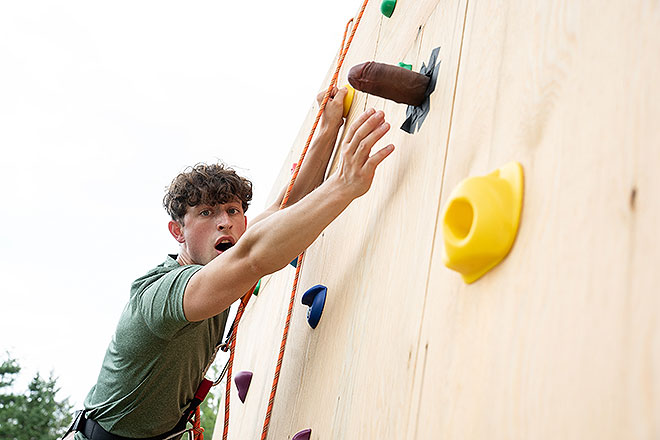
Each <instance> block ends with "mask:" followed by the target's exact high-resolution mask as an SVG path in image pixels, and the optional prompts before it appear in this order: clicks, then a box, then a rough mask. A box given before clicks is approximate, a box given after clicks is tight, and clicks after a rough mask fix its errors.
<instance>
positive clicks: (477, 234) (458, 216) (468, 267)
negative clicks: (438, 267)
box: [442, 162, 523, 284]
mask: <svg viewBox="0 0 660 440" xmlns="http://www.w3.org/2000/svg"><path fill="white" fill-rule="evenodd" d="M522 196H523V170H522V166H521V165H520V164H519V163H518V162H511V163H508V164H506V165H504V166H503V167H501V168H498V169H497V170H495V171H493V172H492V173H490V174H488V175H485V176H475V177H469V178H467V179H465V180H463V181H462V182H460V183H459V184H458V185H457V186H456V188H454V190H453V191H452V193H451V195H450V196H449V200H448V201H447V204H446V205H445V209H444V212H443V214H442V219H443V220H442V230H443V238H444V244H445V246H444V252H443V258H442V259H443V262H444V264H445V266H447V267H448V268H450V269H452V270H455V271H457V272H459V273H460V274H461V276H462V277H463V281H465V282H466V283H468V284H469V283H472V282H474V281H476V280H477V279H479V278H480V277H481V276H483V275H484V274H485V273H486V272H488V271H489V270H490V269H492V268H493V267H494V266H495V265H497V263H499V262H500V261H502V259H504V257H505V256H506V255H507V254H508V253H509V250H510V249H511V246H512V245H513V241H514V239H515V238H516V234H517V232H518V225H519V223H520V210H521V208H522Z"/></svg>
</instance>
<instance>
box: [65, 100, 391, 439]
mask: <svg viewBox="0 0 660 440" xmlns="http://www.w3.org/2000/svg"><path fill="white" fill-rule="evenodd" d="M345 94H346V90H345V89H342V90H336V89H335V90H334V91H333V93H332V94H331V95H332V98H331V99H330V100H329V101H328V103H327V105H326V109H325V112H324V114H323V117H322V119H321V123H320V126H319V132H318V135H317V137H316V139H315V141H314V142H313V143H312V145H311V146H310V149H309V152H308V155H307V158H306V159H305V161H304V162H303V164H302V167H301V169H300V173H299V176H298V179H297V180H296V183H295V185H294V187H293V189H292V192H291V195H290V197H289V203H288V207H287V208H285V209H283V210H279V209H278V208H279V205H280V202H281V200H282V198H283V196H284V191H282V193H281V194H280V196H279V197H278V200H276V201H275V203H274V204H273V205H272V206H271V207H270V208H269V209H267V210H266V211H265V212H263V213H262V214H260V215H259V216H257V217H256V218H255V219H254V220H253V221H252V222H251V223H250V226H249V227H248V221H247V218H246V217H245V211H246V210H247V208H248V203H249V201H250V199H251V197H252V186H251V183H250V182H249V181H248V180H246V179H244V178H241V177H239V176H238V175H236V173H235V172H234V171H233V170H231V169H228V168H225V167H224V166H222V165H197V166H195V167H193V168H192V169H189V170H188V171H186V172H184V173H182V174H180V175H179V176H177V177H176V178H175V179H174V180H173V182H172V184H171V186H170V188H169V190H168V192H167V194H166V196H165V198H164V205H165V208H166V210H167V211H168V213H169V214H170V215H171V217H172V220H171V221H170V222H169V230H170V233H171V234H172V236H173V237H174V238H175V239H176V240H177V242H178V243H179V247H180V250H179V254H178V255H174V256H170V257H168V258H167V260H166V261H165V262H164V263H163V264H161V265H159V266H158V267H156V268H154V269H152V270H151V271H149V272H148V273H147V274H146V275H144V276H143V277H141V278H139V279H137V280H136V281H135V282H134V283H133V285H132V287H131V295H130V299H129V301H128V304H127V305H126V307H125V309H124V311H123V313H122V316H121V318H120V320H119V323H118V325H117V329H116V331H115V334H114V336H113V338H112V340H111V342H110V345H109V347H108V349H107V352H106V355H105V358H104V360H103V365H102V368H101V372H100V374H99V377H98V381H97V383H96V384H95V385H94V386H93V388H92V389H91V391H90V393H89V395H88V396H87V398H86V400H85V411H84V413H83V417H82V418H81V420H82V421H81V422H80V423H78V424H75V423H74V425H75V428H76V429H74V431H75V439H76V440H85V439H89V440H123V439H125V438H129V439H130V438H136V439H145V438H152V439H164V438H167V437H168V435H172V434H174V433H175V432H177V431H175V430H174V428H175V427H177V425H179V427H180V426H181V423H180V421H181V419H182V415H183V414H184V411H185V410H186V409H187V408H188V407H189V405H190V402H191V400H192V399H193V396H194V394H195V391H196V389H197V387H198V385H199V384H200V382H201V381H202V379H203V374H204V369H205V367H206V365H207V363H208V361H209V359H210V358H211V356H212V354H213V352H214V348H215V346H216V345H217V344H218V343H219V341H220V339H221V338H222V335H223V331H224V327H225V324H226V321H227V313H228V309H229V306H230V305H231V304H232V303H234V302H235V301H236V300H237V299H239V298H240V297H241V296H242V295H244V294H245V293H246V292H247V291H248V290H249V289H250V288H251V287H252V286H254V284H255V283H256V282H257V280H259V279H260V278H261V277H263V276H264V275H267V274H270V273H273V272H275V271H277V270H279V269H282V268H283V267H285V266H286V265H287V264H288V263H289V262H290V261H291V260H293V259H294V258H295V257H296V256H297V255H298V254H300V253H301V252H302V251H303V250H304V249H306V248H307V247H308V246H309V245H311V244H312V242H313V241H314V240H315V239H316V238H317V237H318V236H319V234H320V233H321V232H322V231H323V229H324V228H325V227H326V226H328V224H329V223H330V222H332V221H333V220H334V219H335V218H336V217H337V216H338V215H339V214H340V213H341V212H342V211H343V210H344V209H345V208H346V207H347V206H348V205H349V204H350V203H351V202H352V201H353V200H354V199H356V198H357V197H360V196H361V195H363V194H364V193H366V192H367V190H368V189H369V188H370V186H371V183H372V180H373V177H374V173H375V171H376V168H377V167H378V165H379V164H380V163H381V162H382V161H383V160H384V159H385V158H386V157H387V156H388V155H389V154H390V153H391V152H392V151H393V149H394V146H393V145H388V146H386V147H384V148H382V149H380V150H378V151H377V152H375V153H374V154H373V155H370V153H371V150H372V148H373V147H374V145H375V144H376V142H377V141H378V140H379V139H380V138H382V137H383V135H385V133H386V132H387V131H388V130H389V127H390V126H389V124H388V123H386V122H385V119H384V114H383V112H380V111H379V112H376V111H374V110H373V109H370V110H368V111H366V112H365V113H364V114H362V115H361V116H360V117H359V118H357V120H356V121H355V122H354V123H353V124H352V125H351V126H350V127H349V128H348V130H347V132H346V136H345V140H344V142H343V144H342V147H341V161H340V165H339V168H338V169H337V171H336V172H335V173H334V174H332V175H331V176H330V177H329V178H328V179H327V180H326V181H325V182H323V183H322V184H321V182H322V180H323V176H324V173H325V170H326V167H327V165H328V161H329V159H330V156H331V154H332V150H333V148H334V145H335V142H336V139H337V135H338V132H339V129H340V127H341V126H342V124H343V119H342V110H343V100H344V96H345ZM319 184H320V186H319ZM183 424H185V421H183ZM70 437H71V435H70V434H69V437H68V438H70ZM178 437H179V435H176V436H175V438H178Z"/></svg>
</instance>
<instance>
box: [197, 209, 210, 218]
mask: <svg viewBox="0 0 660 440" xmlns="http://www.w3.org/2000/svg"><path fill="white" fill-rule="evenodd" d="M199 215H201V216H202V217H208V216H209V215H211V211H209V210H208V209H205V210H204V211H202V212H200V213H199Z"/></svg>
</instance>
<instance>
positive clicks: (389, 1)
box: [380, 0, 396, 18]
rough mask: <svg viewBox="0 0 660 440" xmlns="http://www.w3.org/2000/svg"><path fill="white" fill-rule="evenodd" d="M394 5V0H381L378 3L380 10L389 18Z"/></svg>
mask: <svg viewBox="0 0 660 440" xmlns="http://www.w3.org/2000/svg"><path fill="white" fill-rule="evenodd" d="M395 6H396V0H383V3H381V4H380V12H382V13H383V15H384V16H385V17H387V18H390V17H391V16H392V14H393V13H394V7H395Z"/></svg>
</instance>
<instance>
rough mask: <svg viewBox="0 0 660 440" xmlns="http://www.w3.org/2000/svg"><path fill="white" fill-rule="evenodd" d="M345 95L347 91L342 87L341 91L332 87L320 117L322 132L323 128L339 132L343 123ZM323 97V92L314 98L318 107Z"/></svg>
mask: <svg viewBox="0 0 660 440" xmlns="http://www.w3.org/2000/svg"><path fill="white" fill-rule="evenodd" d="M347 93H348V90H347V89H346V87H342V88H341V89H337V87H333V88H332V90H330V96H329V98H328V102H327V103H326V104H325V110H324V111H323V115H322V116H321V129H322V130H323V129H325V128H329V129H334V130H339V128H340V127H341V126H342V124H343V123H344V118H343V115H344V98H346V94H347ZM324 97H325V91H323V92H321V93H319V94H318V95H317V96H316V102H318V104H319V106H320V105H321V104H322V103H323V98H324Z"/></svg>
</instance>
